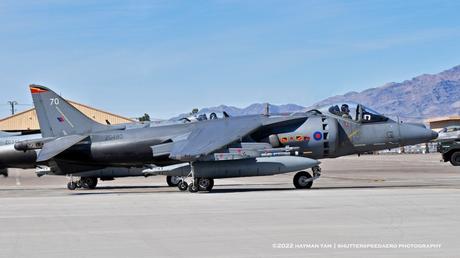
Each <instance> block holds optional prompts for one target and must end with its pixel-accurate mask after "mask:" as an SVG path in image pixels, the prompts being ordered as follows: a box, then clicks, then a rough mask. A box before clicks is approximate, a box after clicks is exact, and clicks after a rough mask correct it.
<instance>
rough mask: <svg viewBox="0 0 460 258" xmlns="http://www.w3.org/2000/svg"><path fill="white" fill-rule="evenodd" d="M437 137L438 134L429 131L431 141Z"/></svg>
mask: <svg viewBox="0 0 460 258" xmlns="http://www.w3.org/2000/svg"><path fill="white" fill-rule="evenodd" d="M438 137H439V134H438V133H437V132H435V131H433V130H431V138H432V140H434V139H437V138H438Z"/></svg>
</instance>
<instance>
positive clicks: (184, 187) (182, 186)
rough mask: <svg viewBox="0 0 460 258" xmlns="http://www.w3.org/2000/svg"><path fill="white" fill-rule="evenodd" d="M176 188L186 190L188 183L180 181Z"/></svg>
mask: <svg viewBox="0 0 460 258" xmlns="http://www.w3.org/2000/svg"><path fill="white" fill-rule="evenodd" d="M178 188H179V190H181V191H182V192H185V191H187V189H188V184H187V182H185V181H182V182H180V183H179V185H178Z"/></svg>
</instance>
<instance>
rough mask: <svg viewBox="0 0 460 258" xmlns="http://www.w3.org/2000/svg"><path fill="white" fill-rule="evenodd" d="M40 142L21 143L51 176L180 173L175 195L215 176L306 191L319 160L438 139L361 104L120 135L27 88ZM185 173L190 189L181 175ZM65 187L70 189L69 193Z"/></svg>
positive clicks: (208, 184)
mask: <svg viewBox="0 0 460 258" xmlns="http://www.w3.org/2000/svg"><path fill="white" fill-rule="evenodd" d="M31 92H32V97H33V100H34V104H35V107H36V109H37V115H38V118H39V122H40V127H41V128H42V134H43V136H44V137H45V139H46V140H44V141H39V142H28V143H22V145H21V146H17V147H22V148H21V149H23V150H29V149H41V151H40V153H39V155H38V158H37V162H39V163H42V164H47V165H48V166H50V173H53V174H60V175H75V176H83V177H84V178H85V180H91V181H92V182H94V181H95V182H97V178H100V177H104V176H113V175H114V173H113V172H112V171H105V172H104V173H97V174H94V173H93V174H91V173H90V174H84V175H82V171H88V170H92V169H93V170H94V169H102V170H103V169H104V168H106V167H117V168H119V169H133V168H135V169H143V173H144V174H145V175H146V176H148V175H158V174H161V175H169V176H181V177H183V180H182V181H181V182H180V184H179V188H180V189H181V190H187V189H189V190H190V191H191V192H197V191H210V190H211V189H212V187H213V180H214V179H216V178H228V177H242V176H262V175H274V174H279V173H287V172H294V171H300V170H304V169H307V168H313V176H312V175H310V174H309V173H308V172H305V171H301V172H298V173H297V174H296V175H295V176H294V180H293V182H294V185H295V187H296V188H300V189H305V188H311V187H312V184H313V180H316V179H318V178H319V176H320V172H321V171H320V169H319V167H318V164H319V162H318V161H316V160H314V159H322V158H334V157H339V156H343V155H350V154H356V153H358V154H359V153H363V152H368V151H375V150H381V149H387V148H394V147H399V146H403V145H411V144H416V143H423V142H427V141H429V140H431V139H433V138H436V137H437V134H436V133H435V132H433V131H431V130H428V129H426V128H425V127H424V126H422V125H417V124H406V123H400V122H396V121H393V120H391V119H389V118H387V117H385V116H383V115H381V114H379V113H377V112H375V111H372V110H371V109H369V108H366V107H364V106H362V105H358V104H357V105H348V104H343V105H342V106H341V107H339V106H338V105H337V106H336V105H333V106H331V107H330V108H328V109H320V110H312V111H310V112H307V113H296V114H292V115H290V116H266V115H265V116H264V115H256V116H243V117H225V118H223V119H212V120H200V121H195V122H190V123H183V124H171V125H165V126H158V127H155V128H141V129H133V130H129V131H126V130H122V129H119V128H113V127H108V126H106V125H101V124H98V123H95V122H94V121H92V120H91V119H89V118H87V117H85V116H84V115H83V114H81V113H80V112H79V111H78V110H76V109H75V108H73V107H72V106H70V105H69V104H68V103H67V102H66V101H65V100H64V99H62V98H61V97H60V96H58V95H57V94H55V93H54V92H53V91H51V90H50V89H48V88H46V87H43V86H37V85H31ZM188 176H191V178H192V183H191V184H190V186H189V185H188V184H187V182H186V178H187V177H188ZM74 184H75V183H74V182H70V183H69V185H68V187H69V189H75V186H74Z"/></svg>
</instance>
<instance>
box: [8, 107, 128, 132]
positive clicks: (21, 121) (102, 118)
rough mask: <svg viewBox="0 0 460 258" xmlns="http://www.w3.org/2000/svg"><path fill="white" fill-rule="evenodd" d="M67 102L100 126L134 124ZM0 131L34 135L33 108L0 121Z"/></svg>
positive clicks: (38, 127)
mask: <svg viewBox="0 0 460 258" xmlns="http://www.w3.org/2000/svg"><path fill="white" fill-rule="evenodd" d="M69 102H70V104H72V105H73V106H74V107H76V108H77V109H78V110H80V111H81V112H82V113H83V114H85V115H87V116H88V117H90V118H92V119H93V120H95V121H96V122H99V123H101V124H107V122H109V123H110V124H122V123H132V122H134V120H132V119H129V118H126V117H122V116H119V115H115V114H112V113H109V112H106V111H102V110H99V109H96V108H92V107H89V106H86V105H83V104H80V103H77V102H73V101H69ZM0 131H7V132H23V133H34V132H38V131H40V126H39V125H38V118H37V114H36V112H35V108H33V109H29V110H26V111H23V112H20V113H17V114H15V115H13V116H10V117H7V118H4V119H1V120H0Z"/></svg>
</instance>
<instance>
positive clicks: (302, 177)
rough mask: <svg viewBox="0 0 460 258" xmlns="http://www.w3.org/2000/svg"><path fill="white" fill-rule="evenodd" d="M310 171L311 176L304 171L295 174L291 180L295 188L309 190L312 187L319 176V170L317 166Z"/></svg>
mask: <svg viewBox="0 0 460 258" xmlns="http://www.w3.org/2000/svg"><path fill="white" fill-rule="evenodd" d="M312 171H313V176H312V175H311V174H310V173H308V172H306V171H301V172H298V173H297V174H295V176H294V180H293V182H294V186H295V188H297V189H310V188H311V187H312V186H313V181H315V180H316V179H318V178H319V177H320V176H321V168H320V167H319V166H315V167H313V168H312Z"/></svg>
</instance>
